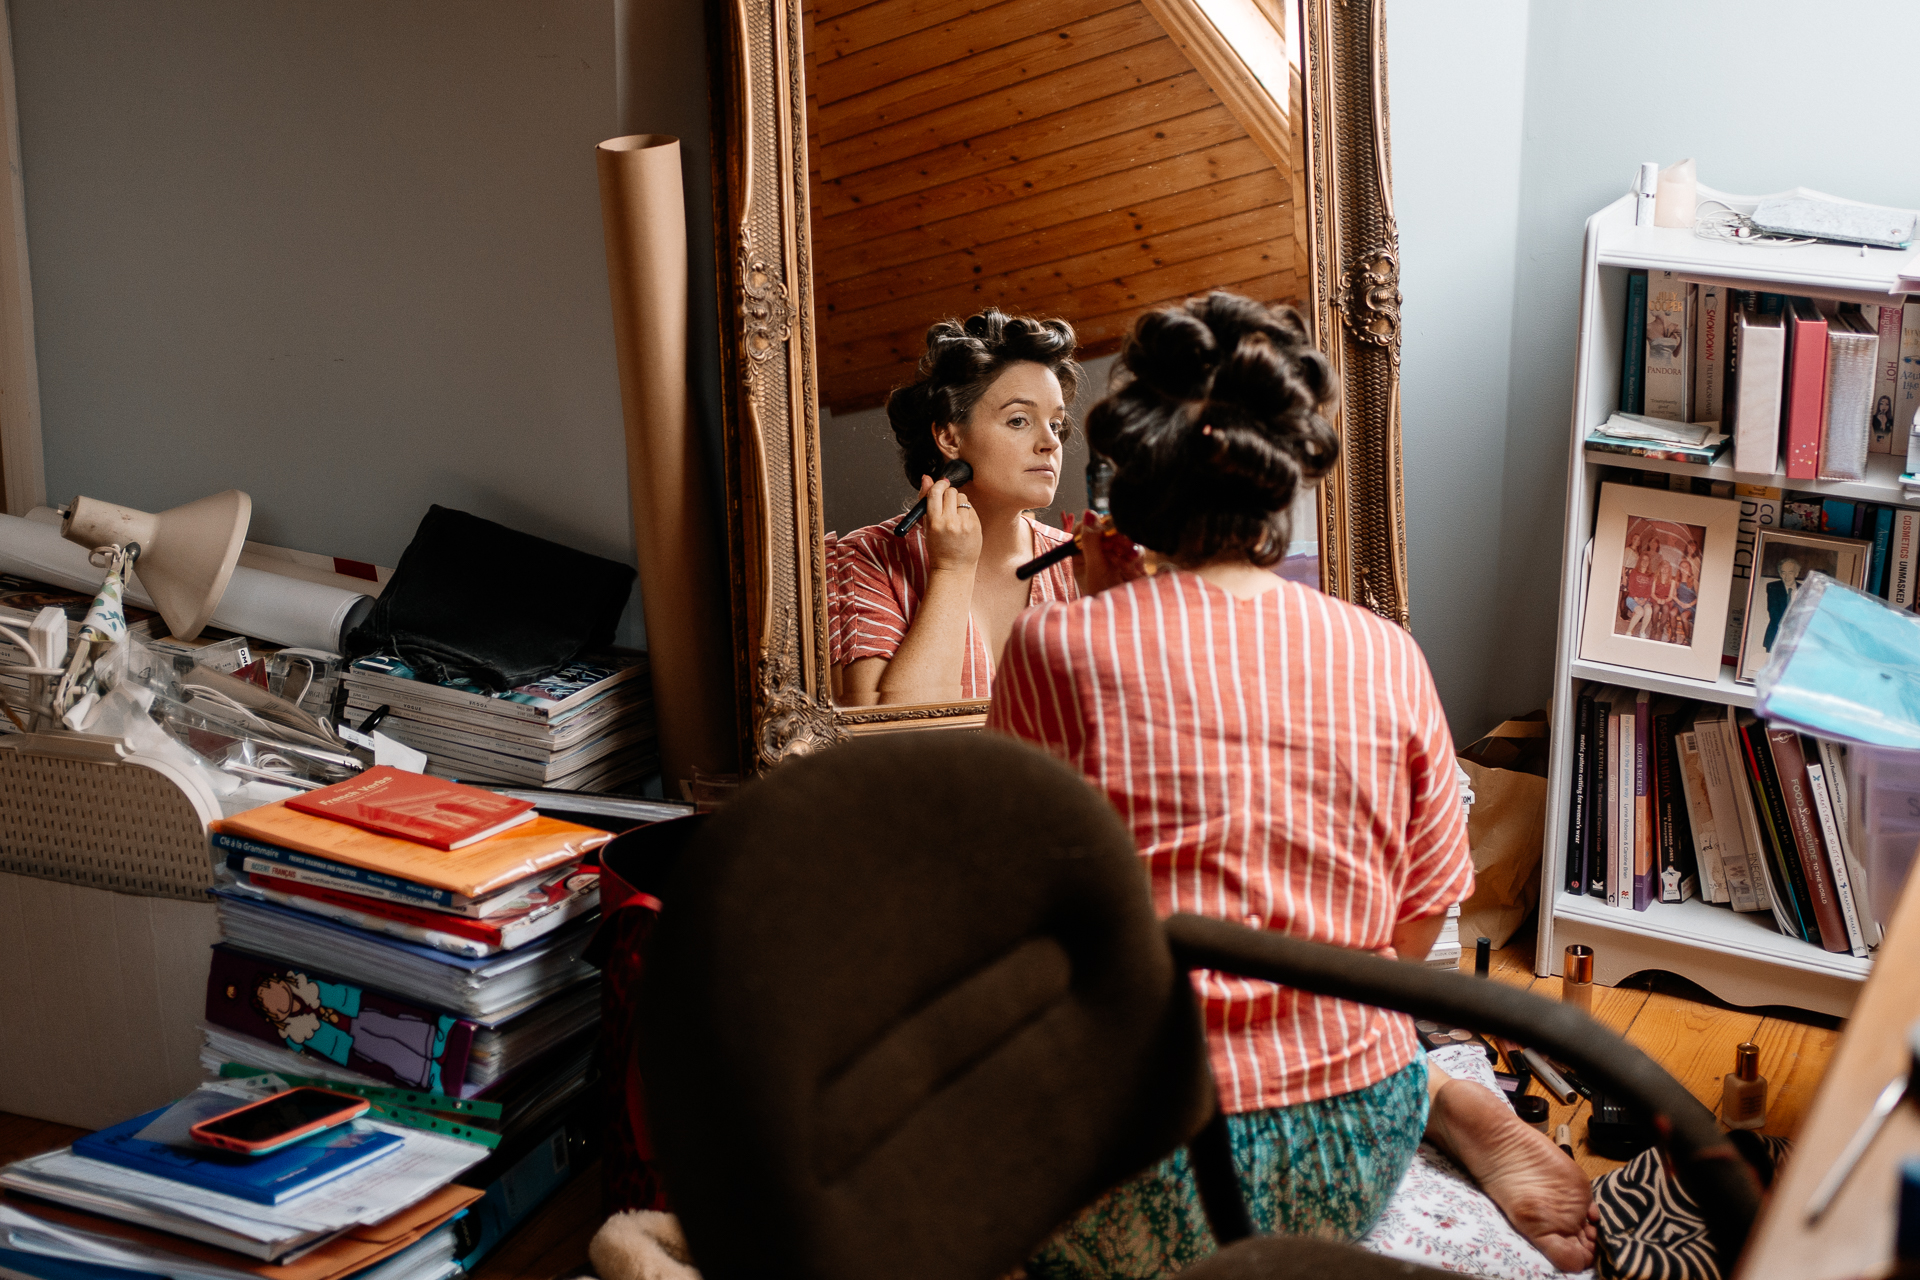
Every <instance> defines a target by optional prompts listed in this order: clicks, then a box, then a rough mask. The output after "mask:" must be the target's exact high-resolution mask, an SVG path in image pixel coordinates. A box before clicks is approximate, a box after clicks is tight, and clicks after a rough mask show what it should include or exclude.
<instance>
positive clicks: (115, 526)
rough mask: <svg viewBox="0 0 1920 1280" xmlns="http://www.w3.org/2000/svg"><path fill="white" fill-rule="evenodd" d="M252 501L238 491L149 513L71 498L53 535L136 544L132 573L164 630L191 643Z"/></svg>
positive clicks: (223, 577) (224, 578) (243, 532)
mask: <svg viewBox="0 0 1920 1280" xmlns="http://www.w3.org/2000/svg"><path fill="white" fill-rule="evenodd" d="M252 518H253V499H252V498H249V497H248V496H247V495H246V494H244V493H242V492H240V490H238V489H229V490H227V491H226V492H225V493H216V494H214V495H213V496H212V497H209V498H202V499H200V500H199V501H198V502H189V503H188V504H187V505H186V506H184V507H175V508H173V509H172V510H171V511H162V512H161V513H160V514H158V515H149V514H148V513H147V512H145V511H136V510H134V509H133V508H132V507H122V506H116V505H115V504H113V503H111V502H101V501H99V500H98V499H95V498H75V499H74V500H73V505H72V507H70V508H69V509H68V511H67V518H66V522H65V523H64V524H62V525H61V526H60V535H61V536H62V537H64V538H65V539H67V541H69V542H76V543H78V544H80V545H81V546H83V547H86V548H89V549H92V548H94V547H104V546H122V547H124V546H127V545H128V544H130V543H139V544H140V556H139V559H137V560H136V561H135V562H134V570H133V571H134V573H135V574H136V575H137V576H138V577H139V579H140V585H141V586H142V587H143V588H145V590H146V593H147V595H149V596H151V597H152V598H153V606H154V608H156V609H158V610H159V611H160V616H161V617H162V618H164V619H166V623H167V628H168V630H170V631H171V632H172V633H173V634H174V635H175V636H177V637H179V638H180V639H182V640H191V639H193V638H194V637H196V636H198V635H199V634H200V629H201V628H202V627H204V626H206V625H207V619H209V618H211V617H212V616H213V611H214V610H215V609H216V608H218V607H219V604H220V597H221V596H223V595H225V594H226V591H227V583H228V581H229V580H230V579H231V578H232V577H233V566H234V564H235V563H236V562H238V560H239V559H240V549H241V547H242V546H244V545H245V543H246V540H247V524H248V522H249V521H251V520H252Z"/></svg>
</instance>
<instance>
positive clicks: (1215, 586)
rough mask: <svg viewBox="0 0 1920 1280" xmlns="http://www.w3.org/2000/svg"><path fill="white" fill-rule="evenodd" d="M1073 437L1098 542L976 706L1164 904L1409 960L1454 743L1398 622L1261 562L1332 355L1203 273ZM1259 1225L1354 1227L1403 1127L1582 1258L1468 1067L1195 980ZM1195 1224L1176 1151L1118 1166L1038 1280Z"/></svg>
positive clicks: (1444, 838) (1463, 847)
mask: <svg viewBox="0 0 1920 1280" xmlns="http://www.w3.org/2000/svg"><path fill="white" fill-rule="evenodd" d="M1114 386H1115V388H1116V389H1115V390H1113V391H1112V392H1111V393H1110V394H1109V395H1108V396H1107V397H1106V398H1105V399H1104V400H1102V401H1101V402H1100V403H1099V404H1098V405H1096V406H1095V407H1094V409H1093V410H1092V411H1091V412H1090V413H1089V415H1088V420H1087V435H1088V443H1089V445H1090V446H1091V447H1092V448H1093V449H1094V450H1096V451H1097V452H1099V453H1101V454H1103V455H1105V456H1106V457H1107V458H1108V459H1110V460H1111V461H1112V462H1113V464H1114V466H1115V468H1116V471H1115V475H1114V480H1113V486H1112V519H1113V524H1114V526H1115V529H1116V530H1117V533H1118V534H1119V535H1121V537H1120V539H1119V540H1120V541H1122V542H1124V541H1125V540H1127V539H1131V540H1132V541H1133V542H1137V543H1140V544H1142V545H1144V546H1145V547H1146V548H1147V549H1148V550H1150V551H1152V552H1155V553H1157V554H1158V556H1159V557H1160V558H1161V559H1162V560H1163V561H1164V562H1165V565H1166V567H1165V568H1164V569H1163V571H1162V572H1159V573H1157V574H1155V575H1153V576H1151V577H1148V576H1139V575H1138V574H1137V573H1135V572H1134V571H1133V570H1132V569H1131V568H1130V567H1129V566H1127V565H1125V564H1115V563H1113V562H1112V561H1111V560H1110V559H1109V552H1110V550H1111V545H1110V544H1111V540H1112V539H1113V535H1112V534H1106V535H1102V534H1096V533H1089V534H1087V535H1086V536H1083V537H1082V538H1081V539H1080V545H1081V548H1082V551H1083V553H1084V556H1083V559H1084V561H1085V562H1086V563H1085V570H1084V571H1085V573H1086V576H1087V585H1088V587H1089V589H1090V590H1092V591H1094V592H1095V594H1092V595H1090V596H1087V597H1084V598H1082V599H1080V600H1077V601H1074V602H1072V603H1068V604H1061V605H1052V606H1048V607H1045V608H1038V609H1034V610H1031V611H1029V612H1028V613H1026V614H1024V615H1022V616H1021V617H1020V618H1019V619H1017V620H1016V621H1015V623H1014V627H1013V632H1012V635H1011V636H1010V638H1009V639H1008V642H1007V647H1006V651H1005V654H1004V656H1003V662H1002V667H1001V671H1000V674H999V679H998V680H997V681H996V683H995V686H994V693H993V706H992V708H991V710H990V711H989V712H988V716H987V725H988V727H989V728H991V729H997V730H999V731H1001V732H1005V733H1009V734H1012V735H1013V736H1015V737H1019V738H1023V739H1026V740H1027V741H1030V742H1033V743H1035V744H1037V745H1039V746H1041V747H1043V748H1045V749H1046V750H1048V751H1050V752H1052V753H1053V754H1055V755H1057V756H1059V757H1061V758H1062V759H1064V760H1065V761H1067V762H1068V763H1069V764H1072V765H1073V766H1075V767H1076V768H1078V769H1080V770H1081V771H1082V772H1083V773H1085V774H1086V775H1087V777H1088V779H1089V781H1090V782H1091V783H1092V784H1093V785H1094V786H1095V787H1096V788H1097V789H1098V790H1100V791H1101V792H1102V793H1103V794H1105V795H1106V796H1107V798H1108V799H1109V801H1111V803H1112V804H1113V806H1114V808H1115V810H1116V811H1117V812H1118V813H1119V814H1120V815H1121V817H1122V819H1123V820H1124V821H1126V822H1127V824H1128V826H1129V827H1130V828H1131V829H1132V831H1133V835H1134V839H1135V841H1136V843H1137V844H1138V846H1139V849H1140V854H1141V859H1142V861H1143V863H1144V865H1145V869H1146V872H1147V876H1148V880H1149V882H1150V884H1151V887H1152V890H1153V894H1154V903H1155V906H1156V907H1157V908H1158V909H1159V911H1160V912H1161V913H1162V914H1163V915H1164V914H1171V913H1173V912H1177V911H1191V912H1197V913H1200V914H1203V915H1210V916H1214V917H1217V918H1222V919H1227V920H1232V921H1235V922H1237V923H1244V924H1247V925H1250V926H1252V927H1254V928H1259V929H1274V930H1280V931H1284V932H1286V933H1288V934H1290V935H1292V936H1295V937H1302V938H1310V939H1313V940H1315V941H1319V942H1327V943H1332V944H1335V945H1339V946H1347V947H1353V948H1356V949H1359V950H1366V951H1372V952H1375V953H1378V954H1385V955H1395V956H1399V957H1401V958H1403V959H1408V960H1414V961H1417V960H1419V959H1421V958H1423V957H1424V956H1425V955H1426V953H1427V951H1428V949H1429V948H1430V947H1431V946H1432V944H1433V941H1434V939H1435V937H1436V936H1437V935H1438V933H1439V930H1440V926H1441V922H1442V920H1443V919H1444V916H1445V912H1446V909H1447V908H1448V907H1449V906H1450V905H1452V904H1453V903H1456V902H1459V901H1460V900H1461V899H1462V898H1464V897H1465V896H1466V895H1467V894H1468V892H1469V891H1470V890H1471V888H1472V884H1473V864H1472V861H1471V859H1470V857H1469V854H1468V848H1467V832H1466V820H1465V815H1464V814H1463V812H1462V809H1461V804H1460V799H1459V794H1458V791H1457V789H1456V785H1455V780H1454V763H1453V742H1452V738H1451V736H1450V735H1449V732H1448V729H1447V722H1446V718H1445V716H1444V714H1443V711H1442V708H1441V706H1440V700H1439V697H1438V695H1437V693H1436V692H1435V690H1434V687H1433V681H1432V677H1431V676H1430V675H1429V673H1428V671H1427V665H1426V662H1425V660H1424V658H1423V657H1422V655H1421V653H1420V650H1419V647H1418V646H1417V645H1416V644H1415V643H1414V641H1413V639H1412V637H1411V636H1410V635H1408V634H1407V633H1406V632H1405V631H1404V630H1402V629H1401V628H1400V627H1398V626H1395V625H1394V624H1392V623H1391V622H1388V621H1386V620H1384V619H1382V618H1380V617H1378V616H1376V615H1374V614H1373V613H1370V612H1368V611H1367V610H1364V609H1360V608H1356V607H1354V606H1352V605H1349V604H1346V603H1345V602H1343V601H1339V600H1336V599H1333V598H1332V597H1329V596H1326V595H1323V594H1321V593H1320V592H1318V591H1316V590H1313V589H1312V588H1310V587H1305V586H1302V585H1300V584H1298V583H1294V582H1288V581H1285V580H1284V579H1282V578H1280V577H1279V576H1278V575H1277V574H1275V573H1274V572H1273V569H1272V566H1273V565H1275V564H1277V563H1278V562H1279V561H1280V559H1281V558H1282V556H1283V555H1284V554H1285V550H1286V546H1287V539H1288V532H1289V531H1288V528H1287V512H1288V509H1289V507H1290V506H1291V504H1292V502H1293V499H1294V496H1295V494H1296V493H1297V492H1298V491H1299V490H1300V489H1301V487H1302V486H1304V485H1307V484H1311V483H1312V482H1313V481H1315V480H1317V479H1318V478H1319V477H1320V476H1321V475H1323V474H1324V473H1325V472H1326V470H1327V469H1328V468H1329V467H1330V466H1331V465H1332V464H1333V462H1334V459H1335V457H1336V455H1337V452H1338V438H1337V437H1336V436H1335V435H1334V433H1333V430H1332V428H1331V427H1330V426H1329V425H1328V424H1327V422H1326V420H1325V419H1324V418H1323V417H1322V416H1321V412H1320V411H1321V409H1322V408H1323V407H1324V406H1325V405H1326V403H1327V402H1328V401H1329V400H1330V399H1331V398H1332V396H1333V377H1332V372H1331V369H1330V367H1329V365H1328V363H1327V361H1326V359H1325V357H1323V356H1322V355H1321V354H1320V353H1319V352H1318V351H1316V350H1315V349H1314V348H1313V346H1312V343H1311V340H1310V339H1309V337H1308V335H1307V333H1306V330H1305V326H1304V325H1303V323H1302V322H1301V320H1300V318H1299V317H1298V316H1297V315H1296V314H1295V313H1294V312H1293V311H1292V310H1291V309H1290V308H1276V309H1271V310H1270V309H1268V308H1266V307H1264V306H1261V305H1259V304H1257V303H1254V302H1250V301H1248V300H1247V299H1245V298H1239V297H1234V296H1233V295H1230V294H1225V293H1216V294H1213V295H1212V296H1210V297H1208V298H1205V299H1195V300H1193V301H1191V302H1189V303H1187V304H1186V305H1185V306H1184V307H1179V308H1169V309H1166V310H1162V311H1156V312H1151V313H1149V314H1147V315H1145V316H1142V317H1141V318H1140V320H1139V321H1138V322H1137V323H1136V324H1135V326H1134V330H1133V332H1132V334H1131V335H1130V336H1129V338H1128V340H1127V345H1126V347H1125V348H1124V349H1123V350H1122V352H1121V356H1120V362H1119V365H1118V366H1117V368H1116V370H1115V373H1114ZM1195 994H1196V996H1197V998H1198V1001H1199V1004H1200V1009H1201V1015H1202V1019H1203V1022H1204V1025H1205V1027H1206V1031H1207V1042H1208V1049H1209V1053H1210V1056H1211V1061H1212V1068H1213V1077H1214V1081H1215V1085H1216V1087H1217V1089H1218V1091H1219V1096H1220V1106H1221V1108H1222V1110H1223V1111H1224V1112H1225V1113H1226V1115H1227V1128H1228V1134H1229V1137H1230V1140H1231V1143H1232V1146H1233V1150H1234V1157H1235V1163H1236V1165H1237V1167H1238V1169H1239V1172H1240V1176H1241V1189H1242V1192H1243V1194H1244V1196H1245V1198H1246V1201H1247V1204H1248V1207H1249V1209H1250V1211H1251V1212H1252V1215H1253V1221H1254V1228H1255V1230H1257V1231H1262V1232H1277V1233H1279V1234H1283V1235H1313V1236H1320V1237H1330V1238H1335V1239H1347V1240H1351V1239H1357V1238H1358V1237H1360V1236H1361V1235H1363V1234H1365V1232H1366V1231H1367V1229H1368V1227H1369V1226H1370V1225H1371V1224H1372V1223H1373V1221H1374V1219H1375V1218H1376V1217H1377V1216H1378V1215H1379V1213H1380V1211H1381V1209H1382V1208H1383V1207H1384V1206H1385V1204H1386V1201H1387V1198H1388V1197H1389V1196H1390V1195H1391V1194H1392V1192H1393V1190H1394V1188H1395V1187H1396V1186H1398V1184H1399V1182H1400V1179H1401V1177H1402V1176H1403V1175H1404V1173H1405V1172H1406V1169H1407V1166H1408V1163H1409V1162H1410V1161H1411V1160H1412V1158H1413V1152H1414V1149H1415V1147H1416V1146H1417V1145H1418V1144H1419V1142H1420V1140H1421V1138H1422V1136H1423V1135H1424V1136H1426V1137H1428V1138H1431V1139H1432V1140H1433V1141H1435V1142H1436V1143H1437V1144H1438V1145H1440V1146H1442V1147H1443V1148H1445V1149H1446V1150H1447V1151H1448V1152H1450V1153H1451V1154H1452V1155H1454V1156H1455V1157H1456V1158H1457V1159H1458V1160H1460V1161H1461V1163H1463V1164H1464V1165H1465V1166H1466V1167H1467V1169H1468V1170H1469V1171H1470V1172H1471V1173H1473V1174H1474V1176H1475V1177H1476V1178H1478V1179H1479V1181H1480V1183H1481V1185H1482V1187H1483V1188H1484V1189H1485V1190H1486V1192H1487V1193H1488V1195H1489V1196H1491V1197H1492V1199H1493V1200H1494V1201H1495V1203H1497V1204H1499V1205H1500V1207H1501V1208H1502V1209H1503V1210H1504V1211H1505V1212H1506V1213H1507V1215H1508V1216H1509V1218H1511V1219H1512V1220H1513V1222H1514V1224H1515V1225H1516V1226H1517V1227H1518V1228H1519V1229H1520V1230H1521V1231H1522V1232H1523V1233H1524V1234H1526V1235H1527V1236H1528V1237H1529V1238H1530V1239H1532V1240H1533V1241H1534V1243H1535V1244H1536V1245H1537V1246H1538V1247H1539V1248H1540V1250H1541V1251H1542V1252H1543V1253H1544V1254H1545V1255H1546V1256H1547V1257H1548V1259H1550V1260H1551V1261H1552V1262H1553V1263H1554V1265H1556V1266H1559V1267H1561V1268H1564V1269H1568V1270H1577V1269H1579V1268H1581V1267H1584V1266H1586V1265H1588V1263H1590V1262H1591V1260H1592V1257H1593V1240H1594V1234H1593V1227H1592V1226H1591V1224H1590V1221H1589V1211H1590V1210H1589V1204H1590V1195H1589V1191H1588V1187H1587V1183H1586V1179H1585V1177H1584V1176H1583V1175H1582V1174H1581V1173H1580V1171H1579V1169H1578V1167H1577V1166H1575V1165H1574V1164H1573V1163H1572V1162H1570V1161H1568V1160H1567V1159H1566V1157H1565V1156H1564V1155H1563V1154H1562V1153H1561V1152H1560V1151H1559V1150H1558V1149H1557V1148H1555V1147H1554V1146H1553V1145H1552V1143H1551V1142H1549V1141H1548V1140H1547V1138H1546V1136H1545V1135H1544V1134H1540V1133H1538V1132H1536V1131H1535V1130H1533V1129H1530V1128H1528V1127H1527V1126H1526V1125H1525V1124H1523V1123H1521V1121H1520V1120H1519V1118H1518V1117H1517V1116H1516V1115H1515V1114H1514V1112H1513V1109H1512V1107H1511V1106H1509V1105H1508V1104H1507V1103H1506V1102H1505V1101H1503V1100H1501V1099H1500V1098H1498V1097H1497V1096H1495V1095H1494V1094H1493V1093H1492V1092H1491V1091H1489V1090H1486V1089H1484V1088H1482V1087H1481V1086H1479V1085H1477V1084H1474V1083H1472V1082H1470V1081H1453V1080H1448V1079H1446V1078H1445V1077H1444V1076H1436V1077H1435V1078H1432V1079H1429V1077H1428V1072H1427V1069H1426V1063H1425V1057H1424V1055H1422V1054H1421V1053H1420V1052H1419V1046H1418V1043H1417V1041H1416V1040H1415V1037H1414V1031H1413V1026H1412V1023H1411V1021H1410V1020H1409V1019H1407V1018H1406V1017H1404V1016H1403V1015H1400V1014H1396V1013H1390V1012H1388V1011H1385V1010H1382V1009H1376V1008H1371V1007H1367V1006H1361V1005H1355V1004H1350V1003H1347V1002H1344V1001H1340V1000H1334V999H1330V998H1326V997H1320V996H1313V995H1308V994H1305V993H1303V992H1299V991H1292V990H1287V989H1284V988H1281V987H1277V986H1274V985H1271V984H1267V983H1260V982H1253V981H1248V980H1244V979H1237V978H1228V977H1223V976H1220V975H1216V974H1212V973H1201V974H1196V975H1195ZM1212 1249H1213V1239H1212V1234H1211V1232H1210V1231H1209V1230H1208V1228H1207V1225H1206V1218H1205V1214H1204V1211H1203V1210H1202V1208H1201V1205H1200V1201H1199V1196H1198V1191H1197V1189H1196V1187H1195V1186H1194V1183H1193V1179H1192V1175H1191V1172H1190V1171H1189V1169H1188V1166H1187V1164H1186V1159H1185V1155H1184V1153H1176V1154H1175V1155H1174V1156H1172V1157H1170V1158H1169V1159H1168V1160H1166V1161H1164V1162H1162V1163H1161V1164H1160V1165H1159V1166H1157V1167H1155V1168H1153V1169H1150V1170H1148V1171H1147V1172H1146V1173H1144V1174H1141V1175H1140V1176H1139V1177H1137V1178H1135V1179H1134V1180H1132V1181H1131V1182H1128V1183H1126V1184H1124V1185H1122V1186H1120V1187H1118V1188H1115V1189H1114V1190H1112V1191H1111V1192H1109V1193H1108V1194H1107V1195H1106V1196H1104V1197H1103V1198H1102V1199H1101V1200H1099V1201H1098V1202H1096V1203H1095V1204H1094V1205H1092V1206H1090V1207H1089V1208H1088V1209H1086V1210H1085V1211H1084V1212H1082V1213H1081V1214H1080V1215H1079V1216H1078V1217H1077V1218H1076V1219H1075V1220H1074V1221H1072V1222H1071V1223H1069V1224H1067V1225H1066V1226H1065V1227H1064V1228H1062V1230H1061V1231H1060V1232H1059V1233H1058V1234H1057V1235H1056V1236H1055V1237H1054V1239H1053V1240H1052V1241H1050V1242H1049V1243H1048V1244H1047V1245H1046V1246H1044V1247H1043V1248H1042V1250H1041V1251H1040V1253H1039V1254H1038V1255H1037V1256H1036V1257H1035V1258H1033V1259H1032V1260H1031V1261H1030V1262H1029V1263H1028V1265H1027V1272H1028V1275H1029V1276H1032V1277H1035V1278H1036V1280H1041V1278H1044V1280H1096V1278H1104V1277H1127V1278H1128V1280H1140V1278H1141V1277H1148V1276H1159V1275H1170V1274H1173V1273H1175V1272H1178V1271H1180V1270H1182V1269H1184V1268H1185V1267H1186V1266H1187V1265H1189V1264H1190V1263H1191V1262H1193V1261H1195V1260H1197V1259H1198V1258H1199V1257H1201V1256H1203V1255H1204V1254H1206V1253H1208V1252H1211V1251H1212Z"/></svg>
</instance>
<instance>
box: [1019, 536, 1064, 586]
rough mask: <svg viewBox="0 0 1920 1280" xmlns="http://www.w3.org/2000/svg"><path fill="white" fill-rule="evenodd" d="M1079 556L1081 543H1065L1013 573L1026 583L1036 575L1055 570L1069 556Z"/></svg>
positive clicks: (1044, 552)
mask: <svg viewBox="0 0 1920 1280" xmlns="http://www.w3.org/2000/svg"><path fill="white" fill-rule="evenodd" d="M1079 554H1080V544H1079V543H1077V542H1063V543H1061V544H1060V545H1059V546H1057V547H1055V548H1054V549H1053V550H1051V551H1043V552H1041V553H1040V554H1039V555H1037V556H1035V557H1034V558H1033V559H1031V560H1029V561H1027V562H1026V563H1025V564H1023V565H1021V566H1020V567H1019V568H1018V569H1015V570H1014V571H1013V576H1014V577H1016V578H1018V579H1020V581H1022V582H1025V581H1026V580H1027V579H1028V578H1031V577H1032V576H1033V575H1034V574H1036V573H1044V572H1045V571H1046V570H1048V569H1051V568H1053V566H1055V565H1057V564H1059V563H1060V562H1061V561H1062V560H1065V559H1067V558H1068V557H1069V556H1077V555H1079Z"/></svg>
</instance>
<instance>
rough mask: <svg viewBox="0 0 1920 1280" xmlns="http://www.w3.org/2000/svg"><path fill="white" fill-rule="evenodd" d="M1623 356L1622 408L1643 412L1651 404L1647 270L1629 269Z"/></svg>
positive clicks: (1630, 411)
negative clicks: (1648, 358)
mask: <svg viewBox="0 0 1920 1280" xmlns="http://www.w3.org/2000/svg"><path fill="white" fill-rule="evenodd" d="M1622 351H1623V354H1622V356H1621V359H1620V412H1622V413H1643V412H1645V411H1646V404H1647V384H1646V367H1647V273H1646V272H1644V271H1629V272H1628V273H1627V332H1626V337H1625V341H1624V343H1623V344H1622Z"/></svg>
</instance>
